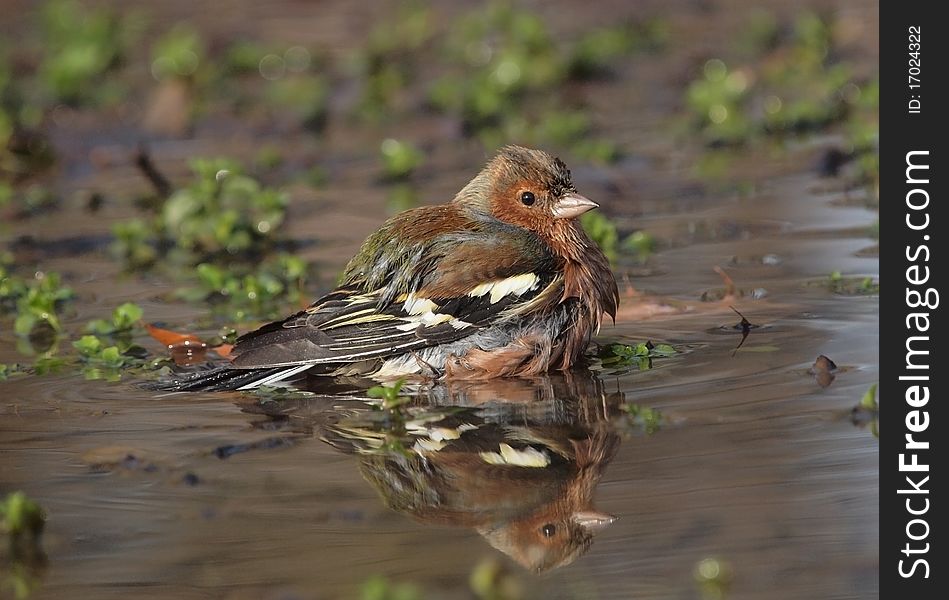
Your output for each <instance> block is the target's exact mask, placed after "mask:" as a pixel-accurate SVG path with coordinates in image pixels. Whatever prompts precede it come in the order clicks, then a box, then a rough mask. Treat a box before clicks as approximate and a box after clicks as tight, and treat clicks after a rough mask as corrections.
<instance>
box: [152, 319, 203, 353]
mask: <svg viewBox="0 0 949 600" xmlns="http://www.w3.org/2000/svg"><path fill="white" fill-rule="evenodd" d="M145 328H146V329H147V330H148V335H150V336H152V337H153V338H155V339H156V340H158V341H159V342H160V343H162V344H164V345H165V346H168V348H171V347H172V346H187V345H196V346H203V347H205V348H206V347H207V344H205V343H204V342H203V341H202V340H201V338H199V337H198V336H196V335H194V334H193V333H178V332H177V331H171V330H169V329H162V328H161V327H156V326H154V325H152V324H148V325H145Z"/></svg>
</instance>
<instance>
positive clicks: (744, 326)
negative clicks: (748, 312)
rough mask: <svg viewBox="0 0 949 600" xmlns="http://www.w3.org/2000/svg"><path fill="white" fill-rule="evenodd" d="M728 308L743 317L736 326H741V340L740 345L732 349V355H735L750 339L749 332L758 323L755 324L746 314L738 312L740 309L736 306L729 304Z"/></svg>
mask: <svg viewBox="0 0 949 600" xmlns="http://www.w3.org/2000/svg"><path fill="white" fill-rule="evenodd" d="M728 308H730V309H732V310H733V311H735V314H737V315H738V316H739V317H741V322H739V323H738V325H736V326H735V328H736V329H737V328H738V327H741V341H740V342H738V345H737V346H735V349H734V350H732V356H735V354H737V353H738V349H739V348H741V347H742V346H743V345H744V344H745V340H746V339H748V334H749V333H751V330H752V329H754V328H755V327H757V325H755V324H754V323H752V322H751V321H749V320H748V319H746V318H745V315H743V314H741V313H740V312H738V309H737V308H735V307H734V306H729V307H728Z"/></svg>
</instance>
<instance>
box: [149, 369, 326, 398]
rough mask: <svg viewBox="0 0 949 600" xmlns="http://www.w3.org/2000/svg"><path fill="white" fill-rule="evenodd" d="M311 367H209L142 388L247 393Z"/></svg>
mask: <svg viewBox="0 0 949 600" xmlns="http://www.w3.org/2000/svg"><path fill="white" fill-rule="evenodd" d="M311 366H312V365H294V366H289V367H286V366H284V367H269V368H262V369H234V368H231V367H213V368H210V369H205V370H202V371H197V372H192V373H176V374H174V375H171V376H169V377H165V378H162V379H158V380H156V381H150V382H148V383H146V384H144V386H143V387H145V388H146V389H150V390H161V391H166V392H196V391H203V392H222V391H227V390H249V389H253V388H256V387H259V386H262V385H272V384H274V383H278V382H281V381H284V380H286V379H288V378H290V377H293V376H294V375H296V374H298V373H300V372H302V371H305V370H307V369H309V368H310V367H311Z"/></svg>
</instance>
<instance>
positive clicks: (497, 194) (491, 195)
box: [455, 146, 598, 234]
mask: <svg viewBox="0 0 949 600" xmlns="http://www.w3.org/2000/svg"><path fill="white" fill-rule="evenodd" d="M455 202H456V203H460V204H462V205H464V206H465V207H466V208H467V209H469V210H473V211H475V212H480V213H487V214H490V215H492V216H494V217H495V218H497V219H499V220H501V221H504V222H505V223H508V224H511V225H516V226H518V227H523V228H525V229H529V230H531V231H535V232H538V233H541V234H549V233H550V232H552V231H555V230H557V229H558V228H559V227H560V226H562V225H563V224H564V223H565V222H567V221H570V220H572V219H574V218H576V217H579V216H580V215H582V214H583V213H585V212H587V211H588V210H591V209H594V208H597V206H598V205H597V204H596V203H595V202H593V201H592V200H588V199H587V198H585V197H583V196H581V195H580V194H578V193H577V189H576V187H574V185H573V181H571V179H570V170H569V169H567V165H565V164H564V163H563V161H561V160H560V159H559V158H556V157H554V156H551V155H550V154H548V153H546V152H544V151H542V150H532V149H530V148H523V147H521V146H506V147H505V148H503V149H502V150H501V151H500V152H499V153H498V155H497V156H495V157H494V158H493V159H491V161H490V162H488V164H487V165H486V166H485V167H484V169H483V170H482V171H481V172H480V173H478V175H477V176H476V177H475V178H474V179H472V180H471V182H470V183H469V184H468V185H466V186H465V187H464V188H463V189H462V190H461V191H460V192H459V193H458V195H457V196H456V197H455Z"/></svg>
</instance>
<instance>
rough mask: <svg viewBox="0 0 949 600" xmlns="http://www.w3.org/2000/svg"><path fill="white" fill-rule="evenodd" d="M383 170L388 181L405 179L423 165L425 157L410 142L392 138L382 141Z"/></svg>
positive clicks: (380, 148)
mask: <svg viewBox="0 0 949 600" xmlns="http://www.w3.org/2000/svg"><path fill="white" fill-rule="evenodd" d="M379 150H380V152H381V154H382V170H383V173H384V174H385V177H386V178H387V179H405V178H407V177H409V176H410V175H411V174H412V172H413V171H415V169H417V168H418V167H419V166H420V165H421V164H422V160H423V159H424V158H425V156H424V155H423V154H422V152H421V151H420V150H419V149H418V148H416V147H415V146H414V145H412V144H411V143H409V142H403V141H400V140H395V139H392V138H387V139H385V140H383V141H382V144H381V145H380V147H379Z"/></svg>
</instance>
